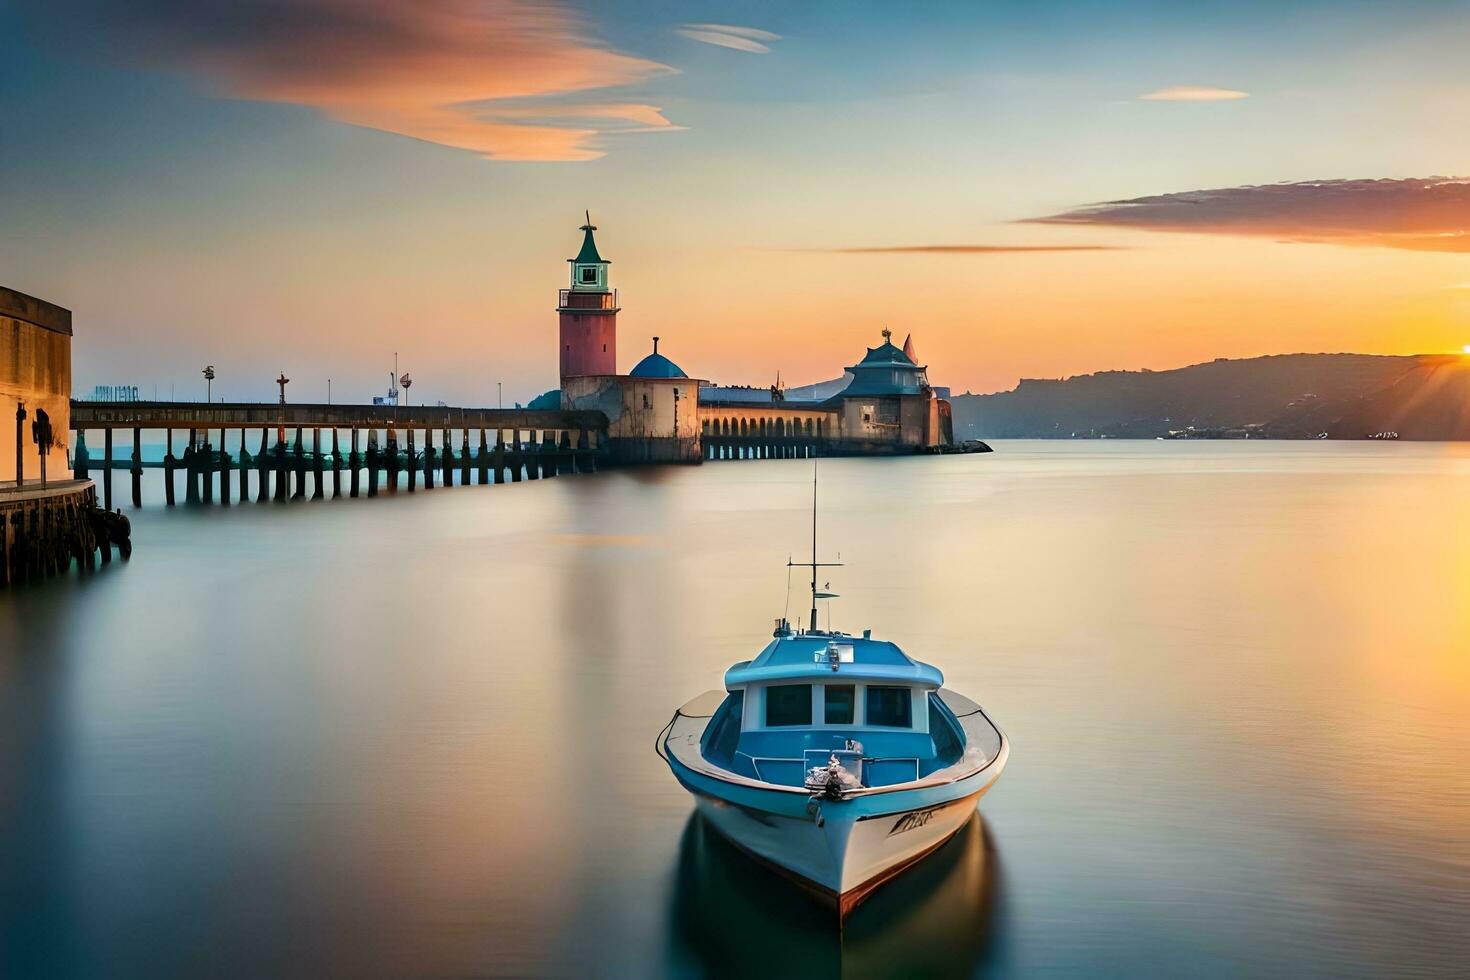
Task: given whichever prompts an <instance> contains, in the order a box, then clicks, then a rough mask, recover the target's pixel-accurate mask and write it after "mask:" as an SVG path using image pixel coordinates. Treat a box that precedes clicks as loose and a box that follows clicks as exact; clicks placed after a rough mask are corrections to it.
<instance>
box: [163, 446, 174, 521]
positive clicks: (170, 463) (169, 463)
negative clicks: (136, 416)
mask: <svg viewBox="0 0 1470 980" xmlns="http://www.w3.org/2000/svg"><path fill="white" fill-rule="evenodd" d="M166 431H167V432H168V443H167V444H166V445H165V447H164V453H163V500H164V503H166V504H168V506H170V507H172V506H173V505H174V465H175V463H176V462H177V461H176V460H175V459H174V430H173V429H168V430H166Z"/></svg>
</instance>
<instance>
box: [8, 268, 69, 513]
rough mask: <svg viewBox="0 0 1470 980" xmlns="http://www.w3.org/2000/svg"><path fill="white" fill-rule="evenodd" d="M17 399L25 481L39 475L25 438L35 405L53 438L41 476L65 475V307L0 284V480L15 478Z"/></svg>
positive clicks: (38, 461) (61, 477)
mask: <svg viewBox="0 0 1470 980" xmlns="http://www.w3.org/2000/svg"><path fill="white" fill-rule="evenodd" d="M21 402H24V403H25V406H26V419H25V422H24V424H23V426H22V432H21V434H20V445H21V450H22V453H23V456H24V461H23V465H24V467H25V479H26V482H27V483H28V484H29V483H31V482H33V481H36V482H38V481H39V480H40V478H41V457H40V453H39V452H38V451H37V449H36V445H35V443H34V442H33V441H32V440H31V422H33V421H34V420H35V417H36V414H35V413H36V409H38V408H40V409H45V411H46V413H47V414H48V415H49V416H50V417H51V432H52V438H53V439H54V440H55V441H56V445H55V446H53V447H52V449H51V453H50V455H49V456H48V457H47V459H46V476H47V479H49V480H68V479H71V468H70V466H69V464H68V463H67V458H66V451H67V450H66V447H67V445H68V444H69V443H70V441H71V311H70V310H65V309H62V308H61V307H59V306H55V305H53V304H51V303H47V302H46V301H45V300H40V299H36V298H35V297H34V296H27V295H26V294H25V293H18V292H16V291H15V290H13V289H6V288H4V287H0V482H10V481H13V480H14V479H15V448H16V431H15V411H16V407H17V406H18V405H19V404H20V403H21Z"/></svg>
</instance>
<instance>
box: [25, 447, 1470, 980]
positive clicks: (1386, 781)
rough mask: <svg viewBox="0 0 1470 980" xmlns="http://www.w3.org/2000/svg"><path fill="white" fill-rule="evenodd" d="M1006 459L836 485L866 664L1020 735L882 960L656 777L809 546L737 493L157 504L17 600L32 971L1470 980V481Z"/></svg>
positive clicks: (793, 510) (1158, 455)
mask: <svg viewBox="0 0 1470 980" xmlns="http://www.w3.org/2000/svg"><path fill="white" fill-rule="evenodd" d="M997 450H998V451H997V452H996V453H994V454H991V455H983V456H955V457H941V458H924V459H909V460H830V461H823V462H822V463H821V464H820V465H821V473H822V483H821V513H822V518H821V541H822V551H823V557H824V558H825V559H827V560H835V559H836V558H837V553H838V552H839V551H840V553H841V560H842V561H843V562H845V563H846V565H845V567H843V568H840V569H832V570H831V575H830V577H831V581H832V588H833V589H834V591H838V592H840V593H842V598H841V599H839V600H837V601H836V602H835V603H833V611H832V623H833V625H834V626H835V627H837V628H839V629H845V630H850V631H853V632H856V631H859V630H861V629H863V628H865V627H871V628H873V630H874V632H875V634H876V635H878V636H881V637H885V638H891V639H894V640H896V641H898V642H899V643H900V644H901V645H902V646H904V647H905V648H906V649H907V650H908V651H909V652H910V653H911V654H913V655H915V656H917V657H919V658H921V659H925V660H929V661H932V662H934V663H936V664H937V665H939V666H940V667H941V668H942V669H943V670H944V672H945V674H946V676H947V679H948V685H949V686H950V687H953V688H955V689H956V690H959V691H960V692H962V693H964V694H967V695H969V696H971V697H973V698H975V699H976V700H979V701H980V702H981V703H983V704H984V705H985V706H986V708H987V709H988V710H989V711H990V713H991V714H992V715H993V716H994V717H995V718H996V720H997V721H998V722H999V723H1000V724H1001V725H1002V726H1003V727H1005V728H1006V730H1007V732H1008V734H1009V735H1010V737H1011V739H1012V742H1013V746H1012V755H1011V760H1010V764H1009V766H1008V768H1007V770H1006V772H1005V774H1004V776H1003V777H1002V778H1001V780H1000V782H999V784H998V785H997V787H996V788H995V790H994V791H993V792H992V793H991V794H990V795H989V796H987V797H986V798H985V799H984V801H983V802H982V805H981V817H980V818H977V820H976V821H974V822H973V823H972V824H970V825H969V826H968V827H967V828H966V829H965V831H964V832H963V833H962V834H961V835H960V836H959V837H958V838H957V839H956V840H954V841H953V842H952V843H951V844H949V845H947V846H946V848H945V849H943V850H942V851H940V852H939V853H937V854H936V855H935V856H934V857H933V858H931V859H930V860H929V861H927V862H925V863H924V864H923V865H921V866H919V867H918V868H916V869H915V870H914V871H913V872H911V873H910V874H909V875H906V876H904V877H903V878H901V879H899V880H898V881H896V882H894V883H893V884H892V885H890V886H888V887H887V888H885V889H884V890H882V891H880V892H879V893H878V894H877V895H875V896H874V897H873V898H872V899H871V900H870V901H869V903H868V904H867V905H865V906H863V907H862V908H860V909H859V910H858V912H857V913H856V914H855V915H854V917H853V918H852V919H851V920H850V921H849V924H848V928H847V930H846V932H845V934H844V935H842V936H841V937H839V936H838V935H837V933H836V931H835V929H834V928H833V927H832V924H831V921H830V916H828V915H827V914H825V913H823V912H822V911H821V910H820V909H817V908H815V907H813V906H812V905H811V904H810V903H809V902H807V900H806V899H805V898H804V897H803V896H801V895H799V894H796V893H794V892H793V891H792V890H791V889H790V887H789V886H788V885H786V883H784V882H783V881H781V880H779V879H776V878H773V877H771V876H769V875H767V874H766V873H765V872H764V871H762V870H760V869H758V868H754V867H752V866H750V865H748V864H747V862H746V861H745V860H744V859H743V858H741V857H740V856H739V855H736V854H734V853H732V852H731V851H730V849H729V848H728V846H727V845H725V844H724V843H723V842H722V841H720V840H719V839H717V838H715V837H713V836H712V835H711V834H710V833H709V832H708V831H707V830H706V828H704V826H703V825H702V824H700V823H699V822H697V821H692V820H691V819H690V814H691V805H690V800H689V798H688V797H687V796H686V794H685V793H684V792H683V790H681V789H680V788H679V786H678V785H677V784H676V783H675V782H674V780H673V779H672V778H671V777H670V775H669V774H668V772H667V769H666V768H665V766H664V764H663V763H662V762H661V761H660V760H659V759H658V758H657V757H656V756H655V754H654V751H653V739H654V735H655V733H657V732H658V730H659V728H660V727H661V726H662V725H663V724H664V722H665V721H666V720H667V719H668V717H669V715H670V714H671V713H672V711H673V709H674V708H675V707H676V706H678V705H679V704H680V703H682V702H684V701H685V700H687V699H688V698H690V697H692V696H693V695H696V694H698V693H700V692H702V691H705V690H708V689H710V688H714V687H718V686H719V684H720V679H721V675H722V672H723V671H724V669H725V668H726V667H727V666H728V665H729V664H730V663H732V662H734V661H737V660H744V659H747V658H749V657H751V656H752V655H753V654H754V653H755V652H756V651H757V650H758V649H759V648H760V647H761V645H762V644H764V643H765V641H766V639H767V637H768V635H769V632H770V628H771V623H772V620H773V619H774V618H775V617H777V616H780V615H781V614H782V613H783V611H786V610H787V606H786V599H787V597H786V591H787V570H786V568H785V562H786V559H787V556H788V555H790V554H793V553H794V554H795V555H797V557H798V558H799V557H802V556H803V555H804V554H805V553H806V550H807V548H808V547H809V523H808V522H809V518H810V512H809V509H810V493H811V468H812V464H811V463H810V462H808V461H797V460H790V461H759V462H722V463H708V464H705V465H703V466H699V467H687V468H667V469H646V470H630V471H624V472H618V473H604V474H600V475H597V476H592V477H575V478H568V477H561V478H557V479H554V480H549V481H539V482H527V483H520V484H514V485H506V486H499V487H483V488H481V487H467V488H455V489H451V490H446V489H444V488H442V487H440V488H437V489H435V490H433V491H430V492H424V491H423V490H422V489H420V491H419V492H418V493H416V494H414V495H411V496H410V495H408V494H406V493H399V494H397V495H396V496H383V497H380V498H378V499H376V500H341V501H323V502H316V503H312V502H294V503H290V504H269V503H267V504H256V503H250V504H246V505H240V504H238V503H236V504H235V505H234V506H232V507H230V508H227V509H226V508H221V507H217V506H216V507H212V508H198V507H195V508H186V507H178V508H174V509H172V510H168V509H165V508H163V507H162V506H160V505H159V504H158V503H157V502H149V503H148V505H147V506H145V508H144V509H143V510H142V511H141V512H137V513H134V514H133V527H134V542H135V551H134V556H133V559H132V561H131V562H130V563H127V564H122V563H119V562H114V563H113V564H112V565H111V566H110V567H108V568H105V569H103V570H102V571H100V572H99V573H98V574H95V575H93V576H91V577H89V578H82V577H78V576H72V577H70V578H67V579H63V580H60V581H54V582H52V583H49V584H48V585H46V586H44V587H40V588H31V589H26V590H22V591H19V592H15V593H11V594H0V641H3V648H0V975H4V976H18V977H30V976H47V975H57V976H106V977H161V976H210V977H260V976H327V975H337V976H342V975H379V974H387V975H403V976H436V977H437V976H452V977H459V976H541V975H556V976H567V977H583V976H615V977H623V976H627V977H652V976H660V975H678V976H686V975H688V976H695V975H702V974H731V975H750V976H755V975H762V976H780V975H786V974H796V975H800V976H803V977H822V976H836V975H845V976H875V975H915V974H917V975H935V976H947V975H959V976H963V975H970V974H974V975H997V976H1024V975H1033V974H1040V973H1053V974H1060V973H1084V972H1085V973H1087V974H1089V975H1093V976H1104V975H1117V976H1125V975H1138V974H1150V975H1174V976H1180V975H1193V976H1208V975H1214V976H1236V975H1242V974H1255V975H1273V976H1292V977H1298V976H1347V975H1387V974H1395V975H1426V976H1427V975H1453V974H1456V973H1461V974H1463V971H1464V970H1465V969H1466V964H1467V963H1470V447H1465V446H1445V445H1433V444H1405V443H1399V444H1382V443H1379V444H1368V443H1362V444H1352V443H1311V444H1306V443H1301V444H1295V443H1275V444H1273V443H1254V442H1252V443H1125V442H1118V443H1106V442H1102V443H1096V442H1092V443H1076V442H1049V443H1028V442H1014V443H998V444H997ZM147 479H148V481H149V484H150V485H149V488H148V490H149V492H150V493H151V494H152V496H153V497H154V498H158V497H161V495H162V494H161V488H160V487H159V486H158V485H157V483H158V480H159V476H158V475H157V474H156V473H150V474H149V476H148V478H147ZM804 604H805V603H804V596H803V595H802V593H801V590H800V582H799V578H798V582H797V583H796V584H795V587H793V589H792V592H791V602H790V607H789V612H790V615H791V616H792V618H793V619H795V618H796V615H797V614H798V613H799V612H800V611H801V610H802V609H803V608H804Z"/></svg>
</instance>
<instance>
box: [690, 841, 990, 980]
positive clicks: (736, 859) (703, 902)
mask: <svg viewBox="0 0 1470 980" xmlns="http://www.w3.org/2000/svg"><path fill="white" fill-rule="evenodd" d="M1000 888H1001V871H1000V866H999V856H998V855H997V853H996V851H995V849H994V847H993V846H992V843H991V840H990V835H989V833H988V831H987V828H986V825H985V821H984V818H982V817H981V816H980V814H978V813H977V814H975V816H974V817H973V818H971V820H970V821H969V822H968V823H967V824H965V825H964V826H963V827H962V828H960V831H959V833H957V834H955V836H954V837H953V838H951V839H950V840H949V842H948V843H946V844H945V845H944V846H943V847H941V848H939V850H937V851H935V852H934V853H933V854H931V855H929V856H928V857H927V858H925V859H924V860H923V861H920V862H919V863H918V864H916V865H914V866H913V867H912V868H910V869H909V870H907V871H905V872H904V873H903V874H901V875H899V876H898V877H897V878H895V879H894V880H892V881H890V882H888V883H887V884H885V885H884V886H883V887H882V888H880V889H878V890H877V891H876V892H874V893H873V895H872V897H870V898H869V899H868V900H867V901H866V902H864V903H863V904H862V905H860V906H858V908H857V909H856V910H854V911H853V912H852V913H851V914H850V915H849V916H848V918H847V921H846V923H845V924H844V926H843V927H842V929H841V930H839V929H838V925H837V912H836V910H835V909H834V908H830V907H824V906H823V905H821V904H820V903H819V902H817V901H816V900H815V899H813V898H812V897H811V896H809V895H808V894H807V893H806V892H804V891H802V890H801V889H799V888H797V887H796V886H795V885H793V884H792V883H791V882H789V881H787V880H785V879H784V878H781V877H779V876H777V875H776V874H775V873H773V872H771V871H769V870H767V869H766V868H764V867H762V866H761V865H759V864H758V863H757V862H755V861H753V860H751V859H750V858H749V857H748V856H746V855H745V854H742V853H741V852H740V851H738V850H737V849H736V848H735V847H734V846H733V845H732V844H730V843H729V842H728V841H726V840H725V839H724V838H723V837H721V836H720V835H719V834H718V833H717V832H715V831H714V830H712V829H710V828H709V827H708V826H707V825H706V824H705V823H704V821H703V820H701V819H700V818H699V817H698V816H697V815H695V816H693V817H691V818H690V819H689V822H688V824H687V825H686V826H685V828H684V835H683V838H682V839H681V841H680V845H679V869H678V874H677V878H676V881H675V886H674V897H673V904H672V909H671V917H672V919H673V927H674V928H673V932H674V935H675V942H676V955H677V956H678V957H679V958H681V959H682V958H684V957H691V958H693V959H695V960H696V961H697V962H699V963H700V964H702V966H703V968H704V969H705V970H706V971H707V972H708V973H709V974H711V975H714V976H775V975H779V976H802V977H807V978H818V977H865V976H874V977H877V976H969V975H972V974H973V973H975V972H976V971H977V970H979V969H981V967H982V965H983V963H984V962H985V961H986V958H987V957H988V956H989V955H990V954H991V952H992V950H993V948H994V946H995V922H996V909H997V907H998V905H999V899H1000Z"/></svg>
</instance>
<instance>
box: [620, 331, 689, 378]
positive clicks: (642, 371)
mask: <svg viewBox="0 0 1470 980" xmlns="http://www.w3.org/2000/svg"><path fill="white" fill-rule="evenodd" d="M628 377H630V378H687V377H689V375H687V374H685V373H684V369H683V368H681V367H679V365H677V364H675V363H674V362H673V361H671V360H669V359H668V358H667V357H664V356H663V355H662V354H660V353H659V352H658V338H657V337H655V338H653V353H652V354H649V355H648V356H647V357H645V358H644V359H643V360H641V361H639V362H638V363H637V364H635V365H633V370H631V371H629V372H628Z"/></svg>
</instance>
